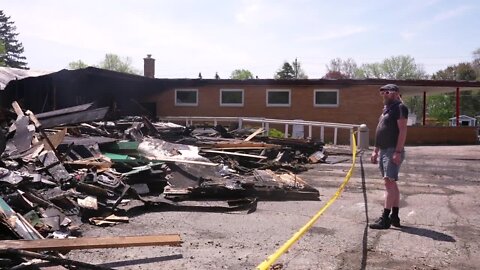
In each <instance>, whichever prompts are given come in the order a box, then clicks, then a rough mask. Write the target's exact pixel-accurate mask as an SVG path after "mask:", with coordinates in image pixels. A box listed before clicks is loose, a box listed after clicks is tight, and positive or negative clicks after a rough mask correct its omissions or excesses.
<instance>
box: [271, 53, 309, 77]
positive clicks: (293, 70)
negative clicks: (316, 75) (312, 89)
mask: <svg viewBox="0 0 480 270" xmlns="http://www.w3.org/2000/svg"><path fill="white" fill-rule="evenodd" d="M274 78H275V79H277V80H295V79H308V76H307V75H306V74H305V71H304V70H303V68H302V64H301V63H300V62H299V61H298V60H297V59H296V58H295V60H294V61H293V62H292V64H290V63H288V62H287V61H285V62H283V65H282V67H281V68H280V69H278V70H277V72H276V73H275V75H274Z"/></svg>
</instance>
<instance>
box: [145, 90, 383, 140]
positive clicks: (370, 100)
mask: <svg viewBox="0 0 480 270" xmlns="http://www.w3.org/2000/svg"><path fill="white" fill-rule="evenodd" d="M190 88H192V89H198V106H195V107H181V106H175V100H174V98H175V89H168V90H166V91H162V92H161V93H159V94H157V95H155V96H154V97H151V98H150V100H151V101H155V102H156V105H157V114H158V116H159V117H162V116H251V117H267V118H278V119H303V120H310V121H321V122H334V123H346V124H367V126H368V127H369V129H370V138H371V140H372V141H373V138H374V131H375V127H376V125H377V121H378V117H379V115H380V113H381V111H382V106H383V104H382V99H381V97H380V96H379V94H378V86H355V87H338V86H331V87H330V86H284V87H280V86H257V85H252V86H242V87H232V86H205V87H198V88H194V87H190ZM220 89H244V106H243V107H222V106H220ZM267 89H290V90H291V106H290V107H267V106H266V90H267ZM315 89H338V90H339V106H338V107H333V108H319V107H315V106H314V104H313V98H314V90H315ZM281 131H282V132H283V131H284V129H281ZM313 133H314V137H319V134H320V130H319V128H314V130H313ZM305 134H308V129H306V130H305ZM338 134H339V142H341V143H349V140H350V136H349V132H348V131H346V130H339V133H338ZM325 136H326V138H325V141H333V130H329V129H326V130H325Z"/></svg>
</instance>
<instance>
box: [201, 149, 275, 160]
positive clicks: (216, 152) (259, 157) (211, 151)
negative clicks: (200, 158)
mask: <svg viewBox="0 0 480 270" xmlns="http://www.w3.org/2000/svg"><path fill="white" fill-rule="evenodd" d="M201 151H202V152H205V153H214V154H221V155H231V156H240V157H251V158H258V159H265V158H267V157H266V156H258V155H250V154H244V153H236V152H226V151H217V150H207V149H204V150H201Z"/></svg>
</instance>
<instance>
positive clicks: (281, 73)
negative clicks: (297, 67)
mask: <svg viewBox="0 0 480 270" xmlns="http://www.w3.org/2000/svg"><path fill="white" fill-rule="evenodd" d="M275 79H280V80H292V79H295V71H294V70H293V67H292V65H290V63H288V62H284V63H283V66H282V68H281V69H279V70H278V71H277V73H276V74H275Z"/></svg>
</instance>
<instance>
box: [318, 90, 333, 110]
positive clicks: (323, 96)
mask: <svg viewBox="0 0 480 270" xmlns="http://www.w3.org/2000/svg"><path fill="white" fill-rule="evenodd" d="M314 105H315V106H319V107H321V106H327V107H328V106H337V105H338V91H337V90H315V103H314Z"/></svg>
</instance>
